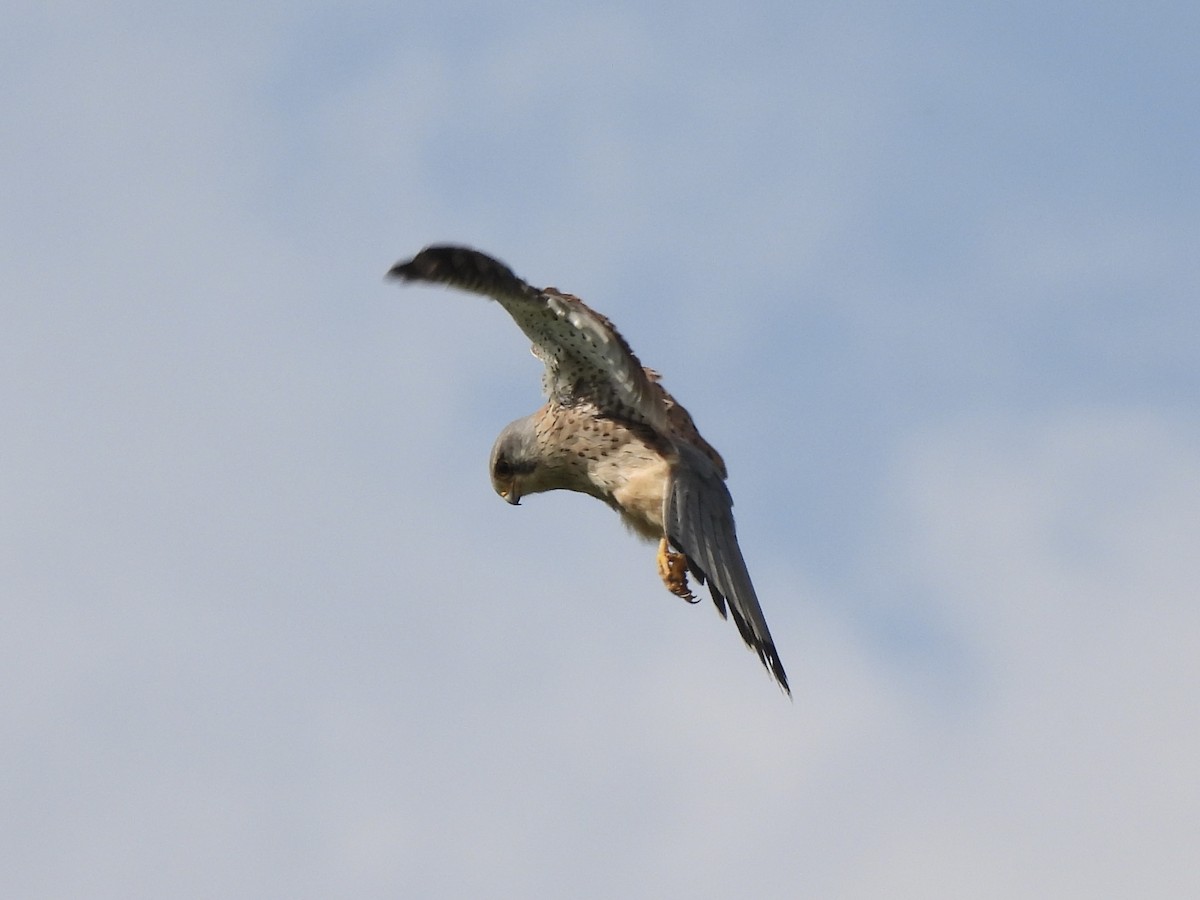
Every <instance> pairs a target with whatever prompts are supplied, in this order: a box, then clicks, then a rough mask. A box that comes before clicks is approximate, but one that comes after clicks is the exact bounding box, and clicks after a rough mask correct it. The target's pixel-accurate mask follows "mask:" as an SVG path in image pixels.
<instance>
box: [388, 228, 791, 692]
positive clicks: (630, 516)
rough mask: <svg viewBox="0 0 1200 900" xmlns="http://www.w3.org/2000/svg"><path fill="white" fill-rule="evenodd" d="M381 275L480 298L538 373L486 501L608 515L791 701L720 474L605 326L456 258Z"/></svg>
mask: <svg viewBox="0 0 1200 900" xmlns="http://www.w3.org/2000/svg"><path fill="white" fill-rule="evenodd" d="M388 275H389V276H391V277H393V278H398V279H400V280H402V281H423V282H432V283H440V284H446V285H450V286H452V287H457V288H460V289H462V290H466V291H471V292H473V293H477V294H483V295H484V296H487V297H491V298H492V299H494V300H496V301H497V302H498V303H500V305H501V306H503V307H504V308H505V310H507V312H508V314H509V315H510V316H512V318H513V320H514V321H515V322H516V323H517V325H518V326H519V327H520V328H521V330H522V331H524V332H525V334H526V335H527V336H528V337H529V339H530V340H531V341H532V342H533V353H534V355H535V356H536V357H537V358H538V359H540V360H541V361H542V363H543V364H544V365H545V372H544V374H543V376H542V387H543V389H544V391H545V393H546V396H547V398H548V400H547V403H546V404H545V405H544V406H543V407H542V408H541V409H539V410H538V411H537V412H535V413H533V414H532V415H529V416H526V417H525V418H523V419H518V420H517V421H515V422H512V423H511V424H509V425H508V426H506V427H505V428H504V430H503V431H501V432H500V436H499V437H498V438H497V439H496V443H495V446H493V448H492V456H491V476H492V485H493V487H494V488H495V489H496V492H497V493H498V494H499V495H500V496H501V497H503V498H504V499H505V500H507V501H508V502H509V503H511V504H513V505H516V504H518V503H520V501H521V498H522V497H523V496H525V495H527V494H537V493H541V492H544V491H553V490H569V491H578V492H580V493H584V494H590V495H591V496H593V497H596V498H597V499H599V500H602V501H604V502H605V503H607V504H608V505H609V506H611V507H612V508H613V509H615V510H616V511H617V512H618V513H619V514H620V515H621V518H622V520H623V521H624V522H625V524H626V525H628V526H629V527H630V529H632V530H633V531H634V532H635V533H637V534H638V535H640V536H642V537H645V538H647V539H649V540H653V541H657V542H658V544H659V551H658V557H657V563H658V570H659V575H660V576H661V578H662V580H663V583H664V584H665V585H666V587H667V589H668V590H670V591H671V593H673V594H675V595H676V596H679V597H682V598H683V599H685V600H688V601H689V602H694V601H695V598H694V597H693V595H692V593H691V590H690V589H689V587H688V579H687V576H688V574H689V573H690V574H691V575H692V576H693V577H694V578H695V579H696V580H697V581H698V582H699V583H700V584H704V583H705V582H707V584H708V588H709V593H710V594H711V595H712V599H713V602H714V604H716V607H717V610H718V612H720V613H721V615H722V616H724V615H725V614H726V609H727V606H726V604H728V611H729V613H730V614H732V617H733V621H734V623H735V624H736V625H737V628H738V632H739V633H740V634H741V636H742V638H743V640H745V642H746V644H747V645H749V646H750V648H751V649H753V650H754V651H755V652H756V653H757V654H758V657H759V659H761V660H762V662H763V665H765V666H766V667H767V670H768V671H769V672H770V673H771V674H772V675H773V676H774V678H775V680H776V681H778V682H779V685H780V687H782V688H783V690H784V691H786V692H788V693H790V690H789V688H788V681H787V674H786V673H785V672H784V670H783V664H782V663H781V662H780V660H779V654H778V653H777V652H776V650H775V643H774V641H773V640H772V639H771V632H770V631H769V630H768V628H767V622H766V619H765V618H764V617H763V613H762V609H761V607H760V606H759V603H758V597H757V595H756V594H755V592H754V585H753V584H752V583H751V581H750V573H749V571H748V570H747V569H746V563H745V560H744V559H743V558H742V552H741V549H740V548H739V547H738V543H737V533H736V531H735V529H734V524H733V500H732V498H731V497H730V495H729V491H728V489H727V488H726V486H725V478H726V477H727V473H726V469H725V462H724V460H722V459H721V456H720V454H719V453H717V451H716V450H715V449H713V447H712V446H711V445H710V444H709V443H708V442H707V441H706V440H704V438H703V437H701V435H700V432H699V431H697V429H696V426H695V423H693V422H692V417H691V416H690V415H689V414H688V412H687V410H686V409H684V408H683V407H682V406H680V405H679V404H678V403H677V402H676V400H675V398H674V397H672V396H671V395H670V394H669V393H668V392H667V390H666V388H664V387H663V386H662V385H661V384H660V383H659V376H658V373H657V372H655V371H653V370H652V369H647V368H645V367H643V366H642V364H641V363H640V362H639V361H638V358H637V357H636V356H634V354H633V351H632V350H631V349H630V348H629V345H628V344H627V343H626V342H625V339H624V338H622V337H621V335H620V334H619V333H618V332H617V330H616V329H615V328H614V327H613V326H612V323H611V322H609V321H608V319H606V318H605V317H604V316H602V315H600V314H599V313H598V312H596V311H595V310H593V309H591V308H590V307H588V306H587V305H586V304H585V303H584V302H583V301H582V300H580V299H579V298H578V297H575V296H573V295H571V294H567V293H564V292H562V291H559V290H557V289H555V288H541V289H539V288H535V287H532V286H531V285H529V284H526V283H525V282H524V281H522V280H521V279H520V278H518V277H517V276H516V275H514V274H513V272H512V270H511V269H509V268H508V267H507V266H506V265H504V264H503V263H501V262H499V261H497V260H495V259H492V258H491V257H490V256H487V255H485V254H483V253H479V252H478V251H476V250H471V249H468V248H466V247H453V246H436V247H427V248H426V249H424V250H422V251H421V252H420V253H418V254H417V255H416V256H415V257H414V258H413V259H411V260H409V261H407V262H402V263H397V264H396V265H395V266H393V267H392V268H391V270H390V271H389V272H388Z"/></svg>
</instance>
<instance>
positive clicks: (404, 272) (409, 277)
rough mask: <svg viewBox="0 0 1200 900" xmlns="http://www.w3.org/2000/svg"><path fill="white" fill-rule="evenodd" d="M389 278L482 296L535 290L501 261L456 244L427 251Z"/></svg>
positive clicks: (391, 271)
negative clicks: (447, 287)
mask: <svg viewBox="0 0 1200 900" xmlns="http://www.w3.org/2000/svg"><path fill="white" fill-rule="evenodd" d="M387 277H388V278H395V279H397V280H399V281H427V282H431V283H435V284H447V285H450V286H451V287H456V288H460V289H461V290H466V291H474V292H476V293H480V294H495V293H515V294H522V293H526V292H529V291H532V290H533V289H532V288H530V287H529V285H527V284H526V283H525V282H524V281H522V280H521V279H520V278H518V277H517V276H516V275H514V274H513V271H512V269H510V268H509V267H508V266H506V265H505V264H504V263H502V262H500V261H499V260H498V259H493V258H492V257H490V256H488V255H487V254H486V253H480V252H479V251H478V250H472V249H471V248H470V247H462V246H458V245H455V244H434V245H433V246H430V247H426V248H425V249H424V250H422V251H421V252H420V253H418V254H417V255H416V256H414V257H413V258H412V259H410V260H408V261H406V262H398V263H396V264H395V265H394V266H392V267H391V268H390V269H388V272H387Z"/></svg>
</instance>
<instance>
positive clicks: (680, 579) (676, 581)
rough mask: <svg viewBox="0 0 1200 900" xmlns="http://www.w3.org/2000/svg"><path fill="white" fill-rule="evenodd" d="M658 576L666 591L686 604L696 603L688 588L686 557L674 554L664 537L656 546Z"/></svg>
mask: <svg viewBox="0 0 1200 900" xmlns="http://www.w3.org/2000/svg"><path fill="white" fill-rule="evenodd" d="M658 575H659V577H660V578H661V579H662V581H663V584H665V585H666V586H667V590H668V591H670V592H671V593H672V594H674V595H675V596H676V597H679V598H680V599H683V600H686V601H687V602H688V603H696V602H698V601H697V600H696V597H695V595H694V594H692V592H691V590H690V589H689V588H688V580H687V557H686V556H684V555H683V554H682V553H675V552H673V551H672V550H671V548H670V545H668V544H667V539H666V538H665V537H664V538H663V539H662V540H661V541H659V544H658Z"/></svg>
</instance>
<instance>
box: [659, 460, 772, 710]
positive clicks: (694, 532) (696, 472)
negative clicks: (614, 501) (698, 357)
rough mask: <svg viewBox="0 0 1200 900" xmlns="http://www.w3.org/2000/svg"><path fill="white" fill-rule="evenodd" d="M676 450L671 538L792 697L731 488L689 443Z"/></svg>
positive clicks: (667, 516) (720, 608)
mask: <svg viewBox="0 0 1200 900" xmlns="http://www.w3.org/2000/svg"><path fill="white" fill-rule="evenodd" d="M676 449H677V451H678V452H679V462H678V464H677V465H676V466H675V469H674V472H673V474H672V479H671V488H670V490H669V491H668V493H667V503H666V511H665V516H664V519H665V526H666V532H667V537H668V539H669V540H670V541H671V543H672V544H673V545H674V546H675V549H677V550H679V551H680V552H681V553H683V554H684V555H685V556H686V557H687V559H688V566H689V568H690V569H691V571H692V574H693V575H694V576H695V577H696V579H697V580H698V581H700V583H701V584H703V583H704V582H705V581H706V580H707V581H708V590H709V592H710V593H711V594H712V599H713V603H715V604H716V607H717V612H719V613H720V614H721V616H722V617H724V616H725V603H726V601H728V603H729V612H730V613H731V614H732V615H733V621H734V624H735V625H737V629H738V632H739V633H740V634H741V636H742V640H744V641H745V642H746V644H747V646H749V647H750V649H752V650H753V651H754V652H755V653H757V654H758V658H759V659H760V660H762V664H763V665H764V666H766V667H767V670H768V671H769V672H770V673H771V674H772V675H773V676H774V677H775V680H776V681H778V682H779V686H780V687H782V688H783V689H784V691H785V692H787V694H788V695H789V696H790V695H791V693H792V691H791V688H789V687H788V680H787V673H786V672H785V671H784V670H783V663H782V662H780V660H779V654H778V653H777V652H776V650H775V642H774V641H773V640H772V639H771V631H770V629H768V628H767V620H766V618H765V617H764V616H763V611H762V607H760V606H759V605H758V595H757V594H755V592H754V585H753V583H752V582H751V581H750V572H749V570H748V569H747V568H746V561H745V560H744V559H743V558H742V551H741V548H740V547H738V542H737V532H736V530H735V529H734V526H733V498H732V497H731V496H730V494H729V489H728V488H727V487H725V482H724V481H723V480H722V478H721V475H720V473H719V472H718V471H717V469H716V467H715V466H714V465H713V463H712V461H711V460H710V459H709V458H708V457H707V456H705V455H704V454H703V453H702V452H701V451H700V450H699V449H697V448H695V447H692V446H690V445H687V444H677V445H676Z"/></svg>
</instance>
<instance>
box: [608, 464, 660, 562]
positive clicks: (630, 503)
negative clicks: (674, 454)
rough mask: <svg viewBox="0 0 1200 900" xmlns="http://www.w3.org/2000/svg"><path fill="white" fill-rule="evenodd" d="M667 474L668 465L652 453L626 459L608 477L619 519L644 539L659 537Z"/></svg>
mask: <svg viewBox="0 0 1200 900" xmlns="http://www.w3.org/2000/svg"><path fill="white" fill-rule="evenodd" d="M670 476H671V467H670V465H669V464H668V463H667V461H666V460H665V459H663V458H662V457H661V456H658V455H657V454H655V455H654V456H648V457H645V458H643V459H636V460H629V459H626V460H625V461H624V464H623V465H621V466H620V469H619V474H618V476H617V477H615V478H613V479H612V486H611V489H610V490H611V496H612V499H613V502H614V505H615V506H616V508H617V511H618V512H620V514H621V518H622V520H624V522H625V524H626V525H628V526H629V527H630V528H631V529H632V530H633V531H634V532H636V533H637V534H639V535H641V536H642V537H644V538H647V539H648V540H655V541H656V540H658V539H659V538H661V537H662V536H663V507H664V501H665V500H666V496H667V484H668V483H669V482H670Z"/></svg>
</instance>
